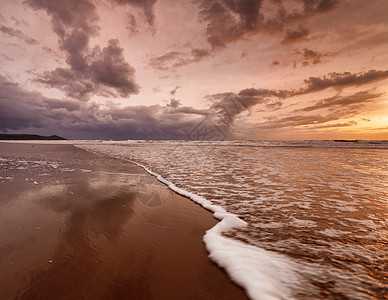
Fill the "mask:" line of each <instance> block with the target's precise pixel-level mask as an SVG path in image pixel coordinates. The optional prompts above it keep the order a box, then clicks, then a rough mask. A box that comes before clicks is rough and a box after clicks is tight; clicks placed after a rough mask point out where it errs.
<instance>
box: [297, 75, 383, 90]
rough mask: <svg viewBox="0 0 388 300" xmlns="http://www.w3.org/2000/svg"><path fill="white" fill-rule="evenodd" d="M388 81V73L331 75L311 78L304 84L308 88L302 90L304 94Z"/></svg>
mask: <svg viewBox="0 0 388 300" xmlns="http://www.w3.org/2000/svg"><path fill="white" fill-rule="evenodd" d="M385 79H388V71H376V70H369V71H367V72H362V73H357V74H354V73H350V72H342V73H337V72H333V73H329V75H328V76H323V77H321V78H320V77H310V78H309V79H306V80H305V81H304V82H305V83H306V85H307V87H306V88H304V89H303V90H302V93H303V94H306V93H311V92H317V91H320V90H324V89H327V88H331V87H333V88H344V87H347V86H360V85H364V84H368V83H373V82H376V81H380V80H385Z"/></svg>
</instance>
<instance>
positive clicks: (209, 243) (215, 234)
mask: <svg viewBox="0 0 388 300" xmlns="http://www.w3.org/2000/svg"><path fill="white" fill-rule="evenodd" d="M75 146H77V147H78V148H81V149H84V150H87V151H90V152H93V153H97V154H103V155H108V156H111V157H115V158H120V159H123V160H127V161H131V162H132V163H134V164H136V165H137V166H139V167H142V168H143V169H144V170H146V171H147V172H148V173H149V174H151V175H153V176H155V177H156V178H157V179H158V180H159V181H160V182H162V183H164V184H166V185H167V186H168V187H169V188H170V189H171V190H173V191H175V192H176V193H178V194H180V195H182V196H185V197H187V198H189V199H191V200H192V201H194V202H196V203H198V204H200V205H201V206H203V207H204V208H206V209H207V210H209V211H211V212H213V215H214V217H215V218H217V219H218V220H220V222H219V223H217V224H216V225H215V226H214V227H213V228H211V229H209V230H208V231H207V232H206V234H205V236H204V237H203V241H204V243H205V246H206V249H207V250H208V252H209V258H210V259H211V260H213V261H214V262H215V263H216V264H217V265H218V266H219V267H221V268H223V269H225V271H226V272H227V274H228V275H229V277H230V278H231V279H232V280H233V281H234V282H235V283H237V284H238V285H240V286H241V287H243V288H244V289H245V290H246V292H247V294H248V296H249V297H250V298H251V299H255V300H256V299H257V300H259V299H260V300H275V299H293V296H292V294H291V288H290V287H291V286H292V287H293V288H295V287H296V286H297V285H298V284H299V283H300V280H301V279H300V278H299V275H298V274H297V272H296V269H297V267H296V265H295V262H293V261H291V260H290V259H289V258H288V257H286V256H284V255H282V254H278V253H275V252H272V251H267V250H264V249H261V248H259V247H256V246H252V245H249V244H246V243H244V242H241V241H239V240H236V239H233V238H230V237H226V236H224V235H223V233H224V232H228V231H230V230H232V229H235V228H239V227H245V226H247V223H246V222H245V221H243V220H241V219H239V218H238V217H237V216H236V215H234V214H232V213H228V212H227V211H226V210H225V209H224V208H223V207H221V206H218V205H214V204H213V203H212V202H210V201H209V200H207V199H206V198H204V197H202V196H199V195H196V194H194V193H191V192H189V191H187V190H184V189H182V188H180V187H178V186H176V185H175V184H174V183H172V182H170V181H168V180H166V179H165V178H163V177H162V176H161V175H160V174H158V173H156V172H154V171H153V170H151V169H149V168H148V167H146V166H145V165H143V164H141V163H138V162H136V161H134V160H132V159H131V157H130V155H129V153H127V152H126V150H128V148H127V147H125V145H120V144H117V142H116V143H115V142H103V143H101V142H98V143H92V142H82V143H79V142H78V143H75Z"/></svg>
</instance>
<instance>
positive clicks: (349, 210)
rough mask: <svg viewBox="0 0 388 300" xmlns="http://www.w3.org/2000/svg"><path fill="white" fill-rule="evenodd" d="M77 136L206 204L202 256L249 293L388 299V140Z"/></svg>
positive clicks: (79, 144) (258, 295) (265, 296)
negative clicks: (208, 223) (211, 221)
mask: <svg viewBox="0 0 388 300" xmlns="http://www.w3.org/2000/svg"><path fill="white" fill-rule="evenodd" d="M74 143H75V145H76V146H77V147H79V148H82V149H86V150H88V151H91V152H94V153H99V154H103V155H108V156H110V157H114V158H119V159H123V160H129V161H132V162H134V163H136V164H138V165H140V166H142V167H143V168H144V169H146V170H147V171H148V172H149V173H151V174H153V175H155V176H157V178H158V179H159V180H160V181H162V182H163V183H165V184H167V185H168V186H169V187H170V188H171V189H172V190H174V191H176V192H177V193H179V194H182V195H184V196H186V197H188V198H190V199H192V200H193V201H195V202H197V203H199V204H200V205H202V206H203V207H205V208H206V209H208V210H210V211H212V212H213V213H214V216H215V217H216V218H217V219H219V220H220V222H219V223H218V224H217V225H216V226H215V227H213V228H212V229H210V230H209V231H208V232H207V234H206V235H205V236H204V242H205V245H206V248H207V250H208V251H209V253H210V254H209V257H210V258H211V259H212V260H213V261H214V262H216V263H217V264H218V265H219V266H220V267H222V268H224V269H225V270H226V272H227V273H228V275H229V277H230V278H231V279H232V280H233V281H235V282H236V283H238V284H239V285H241V286H242V287H244V288H245V289H246V291H247V293H248V295H249V296H250V297H251V298H252V299H387V298H386V297H387V295H388V263H387V261H388V253H387V249H388V247H387V233H388V215H387V212H388V142H387V141H351V142H350V141H298V142H271V141H260V142H255V141H245V142H241V141H229V142H226V141H225V142H219V141H121V142H117V141H75V142H74ZM158 201H159V202H158V203H157V204H156V205H163V204H164V203H166V202H167V201H168V196H167V197H166V196H164V195H162V194H161V195H160V197H159V200H158ZM209 280H211V278H209Z"/></svg>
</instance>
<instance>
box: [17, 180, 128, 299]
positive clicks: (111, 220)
mask: <svg viewBox="0 0 388 300" xmlns="http://www.w3.org/2000/svg"><path fill="white" fill-rule="evenodd" d="M73 190H74V189H73ZM104 194H106V192H104V191H99V190H96V191H90V190H88V186H87V185H81V186H79V187H78V188H77V189H76V190H75V192H74V195H80V196H78V197H74V198H72V201H67V199H68V198H64V197H62V198H61V197H56V198H52V197H51V198H48V199H45V200H44V201H42V202H45V204H46V206H47V207H49V208H51V209H53V210H54V211H56V212H59V213H61V214H65V215H67V217H66V226H65V230H64V232H62V233H60V234H59V235H60V241H59V244H58V246H57V248H56V249H55V250H54V253H53V255H52V260H50V262H49V263H50V265H49V267H48V268H47V269H46V268H43V269H42V270H36V271H34V272H33V273H32V274H31V278H32V279H31V281H30V282H29V283H28V286H27V288H26V289H25V290H22V291H20V292H19V295H18V298H21V299H38V298H43V299H54V298H56V299H58V295H59V297H61V296H60V295H64V296H65V297H66V298H67V299H70V298H73V299H75V298H76V297H77V296H79V295H82V294H84V295H85V296H86V295H88V297H92V296H93V295H95V296H98V295H103V294H104V291H106V290H109V288H110V287H111V286H112V285H114V281H116V280H118V281H120V274H117V271H116V269H117V264H119V263H120V262H119V261H117V260H116V258H115V257H112V254H113V253H112V251H111V248H113V247H114V246H115V243H116V242H117V240H118V239H119V238H120V235H121V234H122V232H123V226H124V224H125V222H127V221H128V219H130V218H131V216H132V215H133V208H132V204H133V196H134V194H133V193H131V192H128V191H117V192H116V193H113V194H112V195H109V196H108V195H104ZM85 196H86V197H87V199H78V198H80V197H85ZM82 200H86V201H82ZM85 202H86V203H85ZM100 268H105V269H107V270H105V271H104V273H106V272H107V271H108V272H109V273H110V276H109V277H106V276H101V275H99V273H100Z"/></svg>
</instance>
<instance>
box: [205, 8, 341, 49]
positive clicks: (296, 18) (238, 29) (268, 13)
mask: <svg viewBox="0 0 388 300" xmlns="http://www.w3.org/2000/svg"><path fill="white" fill-rule="evenodd" d="M198 2H199V7H200V20H201V21H202V22H206V23H207V28H206V34H207V40H208V42H209V43H210V44H211V45H212V47H213V48H224V47H226V45H227V44H228V43H231V42H234V41H237V40H239V39H241V38H244V37H245V36H246V35H248V34H256V33H269V34H273V33H279V32H282V31H283V29H284V28H287V27H289V26H292V25H293V24H295V23H298V22H302V21H303V20H306V19H307V18H309V17H312V16H314V15H318V14H322V13H326V12H328V11H330V10H332V9H334V8H335V6H336V4H337V2H338V1H336V0H311V1H295V6H291V7H290V5H289V4H290V3H289V2H288V1H283V0H279V1H268V0H265V1H264V0H236V1H230V0H198ZM298 8H299V10H298ZM301 26H302V25H301V24H299V27H297V29H287V32H286V37H285V38H284V39H283V42H284V43H291V42H296V41H298V40H300V39H302V38H304V37H306V36H307V35H308V33H309V30H308V29H307V28H305V27H301Z"/></svg>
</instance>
